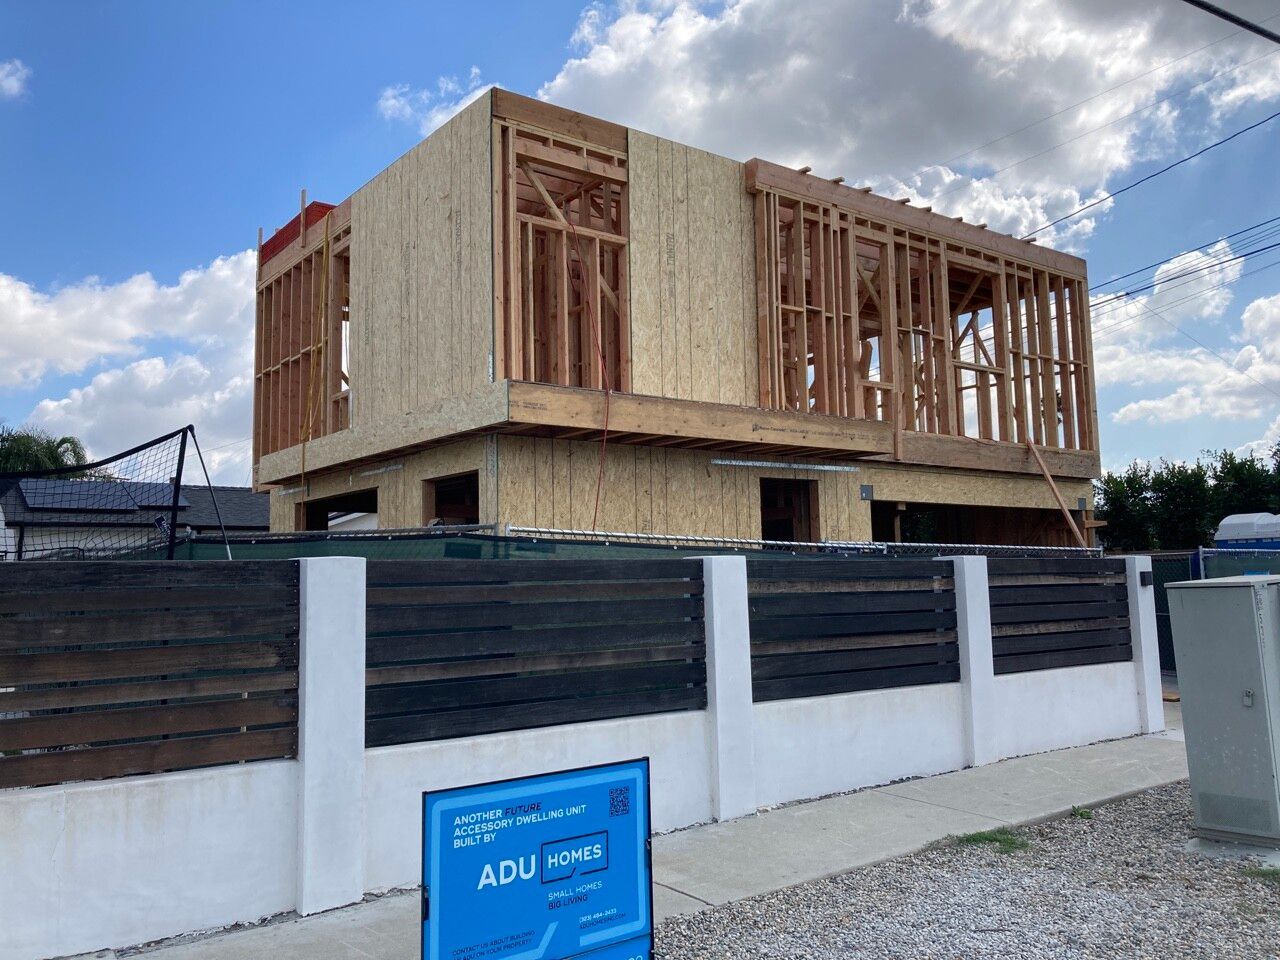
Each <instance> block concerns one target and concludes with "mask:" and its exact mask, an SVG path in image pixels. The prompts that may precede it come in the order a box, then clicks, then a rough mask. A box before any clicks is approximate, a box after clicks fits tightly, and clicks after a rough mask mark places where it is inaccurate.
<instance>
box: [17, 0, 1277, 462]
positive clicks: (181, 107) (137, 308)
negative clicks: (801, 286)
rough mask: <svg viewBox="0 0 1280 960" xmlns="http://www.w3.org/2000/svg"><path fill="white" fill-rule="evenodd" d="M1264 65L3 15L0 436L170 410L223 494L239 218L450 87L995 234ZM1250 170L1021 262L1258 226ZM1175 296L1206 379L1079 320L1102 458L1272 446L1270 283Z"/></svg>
mask: <svg viewBox="0 0 1280 960" xmlns="http://www.w3.org/2000/svg"><path fill="white" fill-rule="evenodd" d="M1117 6H1119V7H1123V8H1124V9H1122V10H1115V9H1113V8H1115V7H1117ZM1229 6H1230V7H1231V9H1233V10H1235V11H1236V12H1238V13H1240V14H1242V15H1245V16H1250V17H1253V18H1255V19H1259V20H1262V19H1268V18H1276V17H1280V4H1277V3H1276V2H1275V0H1232V2H1231V3H1230V4H1229ZM1270 22H1271V25H1272V26H1273V27H1274V26H1275V25H1276V24H1280V19H1274V20H1271V21H1270ZM72 25H73V27H74V28H72ZM1268 53H1270V49H1269V48H1268V46H1267V44H1266V43H1265V42H1264V41H1262V40H1260V39H1257V38H1250V37H1248V36H1245V35H1235V31H1234V29H1233V28H1232V27H1230V26H1229V25H1227V24H1224V23H1222V22H1221V21H1217V20H1215V19H1213V18H1212V17H1208V16H1206V15H1204V14H1201V13H1199V12H1197V11H1195V10H1192V9H1191V8H1189V7H1186V6H1185V5H1183V4H1179V3H1175V2H1174V0H1152V2H1150V3H1135V4H1125V5H1116V4H1111V3H1107V2H1104V0H1067V2H1051V0H1024V2H1022V3H1016V4H1015V3H1013V2H1012V0H981V2H979V0H908V2H905V3H903V4H902V5H901V6H898V5H894V4H887V3H883V2H879V0H846V2H839V3H837V2H834V0H804V2H795V0H789V2H783V0H743V2H735V3H732V4H729V5H727V6H726V5H724V4H720V3H703V4H692V3H673V2H654V3H648V2H644V0H634V2H628V3H624V4H622V5H620V6H619V5H612V4H593V5H590V6H584V4H583V2H582V0H577V2H568V3H565V2H543V3H539V4H515V3H511V4H495V5H489V6H483V5H477V6H475V7H470V8H465V9H464V8H463V7H460V6H459V5H453V4H426V3H383V2H372V3H361V4H339V3H328V2H315V3H311V4H308V5H307V7H306V12H305V14H304V13H303V12H302V11H301V8H299V7H297V6H296V5H292V4H282V3H247V2H224V3H217V4H205V5H197V4H173V3H159V2H134V3H130V4H100V3H88V2H84V3H60V4H18V3H9V4H5V5H3V6H0V185H2V186H0V200H2V201H3V202H2V203H0V209H2V210H3V211H4V221H5V229H4V230H3V231H0V323H2V324H3V328H4V329H5V330H6V331H8V333H7V334H6V335H5V336H0V371H2V370H3V368H6V367H7V368H8V371H9V372H8V373H7V374H5V373H3V372H0V418H3V420H4V421H5V422H8V423H11V424H16V423H22V422H26V421H32V422H37V423H41V424H44V425H46V426H48V427H49V428H50V429H53V430H56V431H58V432H68V431H69V432H77V433H80V434H81V435H83V436H84V437H85V438H86V439H87V440H88V441H89V443H90V446H91V448H92V449H93V450H94V451H95V452H98V453H107V452H109V451H110V450H111V449H118V448H119V447H121V446H124V445H126V444H127V443H132V442H136V441H138V440H141V439H144V438H145V436H147V435H154V434H158V433H161V432H164V431H167V430H168V429H171V428H172V427H173V426H174V425H177V424H180V423H183V422H186V421H187V420H194V421H195V422H196V423H197V426H198V427H199V428H200V429H201V431H202V435H204V436H205V437H206V438H207V439H206V441H205V442H206V444H207V445H209V446H212V447H217V448H218V450H219V453H218V461H219V466H218V469H219V472H220V474H221V475H222V476H223V478H224V479H233V480H238V479H243V478H244V477H246V476H247V469H246V466H245V462H246V461H245V453H246V452H247V445H246V444H245V443H244V438H246V437H247V436H248V401H247V396H248V393H247V391H248V388H249V386H250V380H249V376H250V370H249V369H248V361H247V357H248V352H247V336H246V331H247V329H248V328H247V327H246V321H247V322H248V323H249V324H251V320H252V314H251V307H250V306H249V303H250V298H251V293H252V265H251V258H248V257H246V256H245V254H244V251H246V250H249V249H250V248H251V247H252V245H253V242H254V238H255V234H256V228H257V227H258V226H259V225H262V226H264V227H266V228H267V231H268V233H269V232H270V231H271V229H272V228H273V227H274V226H278V225H279V224H280V223H282V222H284V221H285V220H286V219H288V218H289V217H290V216H292V215H293V213H294V212H296V208H297V193H298V189H299V188H300V187H302V186H305V187H307V188H308V190H309V193H310V196H311V197H312V198H313V199H324V200H330V201H335V202H336V201H338V200H341V199H342V198H344V197H346V196H348V195H349V194H350V193H351V192H352V191H353V190H354V189H356V188H357V187H359V186H360V184H362V183H363V182H365V181H366V180H368V179H369V178H370V177H372V176H373V175H374V174H376V173H377V172H378V171H379V170H381V169H382V168H383V167H385V166H386V165H387V164H388V163H389V162H390V161H391V160H392V159H394V158H395V157H396V156H398V155H399V154H400V153H402V152H403V151H404V150H405V149H407V148H408V147H409V146H411V145H412V144H413V143H414V142H416V141H417V140H418V139H419V138H420V137H421V135H422V134H423V133H424V132H425V131H427V130H429V129H430V126H431V124H432V123H433V122H435V121H436V120H438V118H439V117H441V116H445V115H447V114H448V112H449V110H450V109H452V108H453V107H454V106H456V104H458V103H460V102H462V101H464V100H465V99H466V97H467V96H468V95H469V94H471V93H472V92H474V91H475V90H478V89H480V88H481V87H482V86H483V85H484V84H488V83H499V84H501V85H502V86H505V87H508V88H509V89H513V90H517V91H520V92H523V93H527V94H530V95H542V96H545V97H548V98H549V99H552V100H555V101H556V102H561V103H564V104H565V105H568V106H573V107H577V108H579V109H584V110H587V111H589V112H593V113H596V114H599V115H603V116H607V117H610V118H611V119H616V120H618V121H621V122H624V123H631V124H632V125H635V126H638V127H641V128H644V129H649V130H652V131H654V132H656V133H660V134H664V135H668V136H672V137H674V138H676V139H679V140H682V141H684V142H688V143H692V144H694V145H697V146H703V147H706V148H708V149H713V150H718V151H720V152H723V153H726V154H728V155H730V156H735V157H738V158H740V159H745V158H747V157H750V156H752V155H759V156H763V157H767V158H770V159H775V160H778V161H780V162H795V163H811V164H812V165H813V166H814V168H815V170H816V171H818V172H821V173H823V174H825V175H831V176H834V175H836V174H843V175H844V176H846V177H847V178H848V179H849V180H850V182H855V183H857V182H863V183H869V184H871V185H873V186H875V187H876V188H877V189H878V190H881V191H883V192H887V193H892V192H894V191H899V190H906V191H908V192H910V193H911V195H912V196H913V197H915V198H916V199H917V200H918V202H921V203H925V202H931V203H933V205H934V207H935V209H939V210H945V211H946V212H948V213H953V214H956V213H962V214H964V215H965V216H966V218H967V219H975V220H985V221H987V222H989V223H990V224H991V225H992V227H993V228H994V227H998V228H1001V229H1005V230H1009V231H1010V232H1017V231H1018V230H1023V231H1025V230H1027V229H1030V228H1032V227H1034V226H1038V225H1039V224H1040V223H1042V222H1044V220H1045V219H1046V218H1047V219H1052V218H1053V217H1054V216H1057V215H1060V214H1061V213H1063V212H1065V211H1066V210H1069V209H1071V208H1072V207H1074V206H1076V205H1077V204H1078V203H1079V202H1082V201H1083V200H1087V199H1090V198H1092V197H1094V196H1099V195H1102V194H1101V193H1100V192H1099V191H1103V190H1105V189H1107V188H1110V189H1115V188H1117V187H1119V186H1122V185H1123V184H1125V183H1128V182H1130V181H1132V180H1134V179H1137V178H1138V177H1140V176H1142V175H1143V174H1145V173H1147V172H1149V171H1151V170H1153V169H1157V168H1159V167H1160V166H1162V165H1164V164H1165V163H1168V162H1169V161H1170V160H1171V159H1174V158H1176V157H1177V156H1180V155H1182V154H1184V153H1186V152H1189V151H1190V150H1194V149H1197V148H1198V147H1200V146H1203V145H1204V144H1205V143H1207V142H1209V141H1211V140H1213V139H1215V138H1217V137H1219V136H1221V135H1223V134H1225V133H1229V132H1231V131H1233V130H1235V129H1237V128H1239V127H1242V126H1244V125H1246V124H1248V123H1251V122H1253V121H1254V120H1256V119H1259V118H1261V117H1263V116H1266V115H1267V114H1269V113H1271V112H1274V111H1275V110H1277V109H1280V55H1278V56H1274V57H1270V56H1266V55H1267V54H1268ZM890 68H892V69H890ZM1197 84H1200V86H1198V87H1197V86H1196V85H1197ZM1109 88H1115V89H1113V90H1111V91H1110V92H1108V93H1103V94H1102V95H1101V96H1098V97H1096V98H1094V99H1092V100H1089V101H1088V102H1085V103H1083V104H1079V103H1078V102H1079V101H1082V100H1085V98H1088V97H1090V96H1091V95H1093V94H1097V93H1099V92H1100V91H1104V90H1108V89H1109ZM1187 88H1193V89H1191V90H1190V92H1183V91H1186V90H1187ZM1162 99H1163V102H1162V103H1156V106H1154V107H1152V106H1150V104H1152V103H1153V102H1157V101H1161V100H1162ZM1131 113H1132V114H1133V115H1132V116H1128V115H1129V114H1131ZM1055 114H1056V116H1052V117H1051V119H1049V120H1047V121H1044V122H1038V121H1041V119H1042V118H1044V117H1047V116H1051V115H1055ZM1104 124H1109V125H1108V126H1103V125H1104ZM1024 127H1026V128H1027V129H1021V128H1024ZM1098 127H1102V129H1099V130H1095V128H1098ZM1017 130H1020V132H1019V133H1017V134H1015V135H1014V136H1012V137H1008V138H1006V139H1003V140H1000V141H998V142H997V143H995V144H988V145H987V146H985V147H983V148H982V149H980V150H978V151H976V152H974V153H971V154H969V155H967V156H964V157H961V158H960V159H959V160H954V159H953V160H952V161H951V162H950V163H947V162H945V161H946V160H947V158H955V157H956V156H957V155H960V154H964V153H966V152H967V151H969V150H971V148H974V147H976V146H978V145H979V144H987V143H988V141H991V140H993V139H994V138H997V137H1001V136H1002V135H1004V134H1008V133H1010V132H1011V131H1017ZM1091 131H1092V132H1091ZM1064 141H1067V145H1066V146H1064V147H1058V148H1057V149H1050V148H1052V147H1054V146H1055V145H1056V144H1059V143H1063V142H1064ZM1046 150H1048V151H1049V152H1047V153H1045V154H1044V156H1042V157H1040V158H1038V159H1035V160H1031V161H1027V162H1023V163H1020V164H1018V165H1017V166H1016V167H1014V168H1012V169H1011V170H1008V171H1006V172H1005V173H1003V174H1000V175H996V176H992V172H993V171H995V170H998V169H1000V168H1002V167H1005V166H1007V165H1009V164H1011V163H1014V162H1015V161H1019V160H1022V159H1023V158H1024V157H1029V156H1031V155H1033V154H1036V153H1039V152H1041V151H1046ZM1278 159H1280V121H1277V122H1274V123H1272V124H1270V125H1268V126H1266V127H1263V128H1261V129H1259V130H1258V131H1255V132H1253V133H1251V134H1248V135H1246V136H1245V137H1242V138H1240V139H1239V140H1238V141H1235V142H1233V143H1231V144H1229V145H1227V146H1225V147H1223V148H1221V149H1219V150H1216V151H1214V152H1212V153H1210V154H1209V155H1207V156H1205V157H1204V158H1202V159H1200V160H1198V161H1196V162H1194V163H1192V164H1189V165H1186V166H1184V167H1182V168H1180V169H1179V170H1178V171H1176V172H1174V173H1171V174H1168V175H1166V176H1164V177H1161V178H1160V179H1159V180H1156V181H1154V182H1153V183H1152V184H1150V185H1149V186H1145V187H1141V188H1139V189H1138V190H1135V191H1133V192H1132V193H1129V194H1126V195H1125V196H1123V197H1120V198H1118V199H1117V200H1116V201H1115V203H1114V204H1113V205H1104V206H1103V207H1101V208H1099V209H1098V210H1097V211H1093V212H1092V214H1091V215H1090V216H1087V217H1081V218H1078V219H1077V220H1076V221H1073V222H1072V224H1071V225H1070V226H1069V228H1067V229H1064V230H1062V231H1059V232H1057V233H1056V235H1055V236H1054V238H1053V241H1054V243H1055V244H1056V245H1061V246H1065V247H1067V248H1069V249H1072V250H1073V251H1074V252H1077V253H1080V254H1082V255H1084V256H1086V257H1087V258H1088V260H1089V269H1090V276H1091V278H1092V279H1093V280H1094V281H1101V280H1104V279H1106V278H1108V277H1110V276H1112V275H1114V274H1118V273H1123V272H1126V271H1128V270H1130V269H1133V268H1135V267H1138V266H1141V265H1143V264H1145V263H1148V262H1151V261H1155V260H1157V259H1160V258H1164V257H1169V258H1172V257H1174V256H1175V255H1177V254H1179V253H1181V252H1182V251H1185V250H1187V249H1189V248H1190V247H1193V246H1195V245H1198V244H1200V243H1202V242H1206V241H1210V240H1213V239H1215V238H1217V237H1220V236H1222V235H1225V234H1228V233H1231V232H1232V231H1235V230H1237V229H1239V228H1241V227H1244V226H1247V225H1248V224H1251V223H1254V222H1257V221H1261V220H1263V219H1265V218H1267V217H1272V216H1280V163H1278V162H1277V160H1278ZM895 195H903V194H901V193H897V194H895ZM1226 255H1228V254H1226V253H1224V252H1222V251H1219V252H1218V256H1219V257H1220V258H1221V257H1225V256H1226ZM1273 260H1280V250H1277V251H1274V252H1273V254H1272V255H1270V256H1268V255H1266V254H1263V255H1261V256H1260V257H1257V258H1252V259H1250V260H1249V261H1247V262H1246V263H1245V264H1244V266H1243V268H1242V270H1241V269H1237V270H1236V271H1235V272H1236V273H1239V272H1247V271H1250V270H1254V269H1256V268H1258V267H1260V266H1263V265H1265V264H1268V263H1270V262H1271V261H1273ZM1209 276H1211V277H1212V278H1213V280H1212V283H1208V282H1206V283H1205V284H1203V286H1205V287H1208V286H1213V285H1215V284H1225V285H1223V286H1221V287H1220V288H1219V289H1218V290H1217V291H1212V290H1209V291H1205V292H1200V291H1197V290H1196V289H1195V288H1191V290H1192V292H1200V296H1198V297H1197V298H1195V299H1193V300H1190V301H1187V302H1185V303H1174V305H1173V306H1169V307H1167V308H1166V307H1163V306H1162V303H1171V302H1173V301H1174V300H1176V299H1178V298H1179V295H1178V294H1175V293H1166V294H1165V296H1164V300H1163V301H1162V300H1160V299H1159V294H1160V292H1159V291H1156V294H1157V298H1156V299H1152V300H1148V301H1147V303H1148V305H1149V306H1152V307H1156V308H1158V309H1160V312H1162V313H1166V314H1167V316H1168V317H1169V318H1171V319H1172V320H1174V321H1175V322H1176V323H1177V324H1178V325H1179V326H1181V327H1183V328H1184V329H1186V330H1187V331H1188V332H1189V333H1191V334H1192V335H1193V336H1195V337H1196V338H1197V339H1198V340H1200V341H1202V342H1203V343H1204V344H1206V345H1207V346H1208V347H1209V348H1210V349H1211V350H1213V351H1214V352H1217V353H1221V354H1222V355H1223V356H1224V357H1226V358H1227V361H1228V362H1226V363H1224V362H1223V361H1221V360H1218V359H1216V358H1213V357H1211V356H1209V355H1208V354H1207V353H1206V352H1205V351H1203V350H1202V349H1201V348H1200V347H1198V346H1197V345H1196V344H1194V343H1193V342H1191V341H1190V340H1189V339H1186V338H1185V337H1183V336H1181V335H1179V334H1177V333H1175V332H1174V331H1173V330H1172V329H1171V328H1169V327H1167V326H1165V325H1164V324H1163V323H1162V322H1160V321H1157V320H1155V319H1154V318H1151V316H1150V314H1148V313H1146V312H1145V310H1139V308H1133V309H1135V310H1138V312H1137V313H1135V314H1134V316H1132V317H1130V316H1128V315H1121V314H1120V313H1119V312H1118V311H1117V308H1115V307H1109V308H1108V307H1102V308H1099V310H1098V313H1099V315H1098V317H1097V319H1096V322H1095V326H1096V328H1097V329H1098V333H1097V334H1096V336H1097V339H1098V343H1097V346H1098V353H1099V383H1100V406H1101V413H1100V416H1101V420H1102V439H1103V455H1104V463H1106V464H1107V465H1108V466H1113V467H1114V466H1120V465H1123V464H1124V463H1125V462H1127V461H1128V460H1130V459H1132V458H1133V457H1143V458H1149V459H1154V458H1158V457H1161V456H1166V457H1171V458H1184V459H1185V458H1191V457H1194V456H1195V455H1196V454H1197V453H1198V452H1199V451H1200V450H1202V449H1204V448H1206V447H1223V446H1226V447H1231V448H1241V447H1244V446H1246V445H1248V444H1251V443H1255V442H1259V441H1264V442H1265V441H1270V440H1274V439H1280V426H1277V423H1280V421H1277V417H1278V416H1280V342H1277V340H1276V337H1280V297H1278V296H1277V295H1278V294H1280V267H1277V268H1274V269H1269V270H1263V271H1261V272H1258V273H1257V274H1255V275H1246V276H1243V277H1241V278H1239V279H1233V276H1232V273H1231V271H1230V270H1229V269H1228V268H1222V269H1221V270H1219V271H1217V272H1214V273H1211V274H1209ZM1148 279H1149V275H1148V276H1144V277H1141V278H1135V280H1133V281H1130V283H1131V284H1133V285H1136V284H1139V283H1145V282H1147V280H1148ZM1183 292H1184V293H1185V292H1186V291H1183ZM1148 296H1150V294H1148ZM1273 297H1275V298H1276V299H1275V300H1274V301H1273V300H1271V299H1269V298H1273ZM1126 319H1127V320H1128V322H1127V323H1123V322H1122V321H1124V320H1126ZM1111 325H1114V326H1115V327H1116V329H1114V330H1110V331H1109V332H1107V328H1108V327H1109V326H1111ZM5 341H8V342H7V345H6V343H5ZM1272 344H1275V345H1274V346H1272ZM1242 371H1243V372H1242Z"/></svg>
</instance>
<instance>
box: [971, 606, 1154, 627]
mask: <svg viewBox="0 0 1280 960" xmlns="http://www.w3.org/2000/svg"><path fill="white" fill-rule="evenodd" d="M1128 612H1129V605H1128V603H1124V602H1120V603H1037V604H1027V605H1009V606H1003V607H992V608H991V622H992V623H993V624H1006V623H1045V622H1048V621H1053V620H1087V619H1090V618H1095V617H1122V616H1125V615H1126V614H1128Z"/></svg>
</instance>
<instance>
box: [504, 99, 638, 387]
mask: <svg viewBox="0 0 1280 960" xmlns="http://www.w3.org/2000/svg"><path fill="white" fill-rule="evenodd" d="M627 191H628V176H627V155H626V151H625V150H616V149H610V148H608V147H605V146H601V145H599V144H593V143H588V142H586V141H584V140H579V139H576V138H574V137H571V136H568V135H565V134H562V133H553V132H550V131H547V130H543V129H541V128H539V127H535V126H530V125H528V124H524V123H519V122H517V121H514V120H510V119H505V118H501V117H495V119H494V121H493V199H494V202H493V217H494V230H493V237H494V246H493V263H494V316H495V318H496V320H497V335H496V337H495V347H496V349H495V358H494V360H495V370H496V372H497V373H496V375H497V376H498V377H499V378H506V379H511V380H530V381H537V382H541V383H552V384H559V385H561V386H574V387H591V388H595V389H602V388H603V389H611V390H622V391H630V389H631V328H630V292H629V288H630V283H629V279H628V272H629V264H630V258H629V255H628V251H627V243H628V235H629V228H628V216H629V207H628V200H627Z"/></svg>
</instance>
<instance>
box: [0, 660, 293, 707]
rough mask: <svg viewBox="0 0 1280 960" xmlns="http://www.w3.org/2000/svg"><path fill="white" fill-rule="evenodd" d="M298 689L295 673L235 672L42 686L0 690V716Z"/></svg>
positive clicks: (276, 671) (287, 671)
mask: <svg viewBox="0 0 1280 960" xmlns="http://www.w3.org/2000/svg"><path fill="white" fill-rule="evenodd" d="M297 689H298V673H297V671H296V670H272V671H269V672H266V673H236V674H230V675H228V676H223V677H202V678H197V679H194V680H151V681H143V682H137V681H134V682H125V683H94V684H91V685H89V686H83V687H44V688H40V689H35V690H12V691H9V692H3V691H0V713H10V712H13V711H17V710H52V709H56V708H69V707H94V706H108V705H110V704H113V703H145V702H146V701H148V700H182V699H185V698H188V697H210V696H218V695H219V694H229V693H259V692H277V691H286V690H297Z"/></svg>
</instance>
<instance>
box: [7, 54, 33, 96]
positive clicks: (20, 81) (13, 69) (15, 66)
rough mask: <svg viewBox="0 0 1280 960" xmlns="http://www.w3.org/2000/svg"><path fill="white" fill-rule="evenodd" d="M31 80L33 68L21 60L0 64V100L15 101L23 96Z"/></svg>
mask: <svg viewBox="0 0 1280 960" xmlns="http://www.w3.org/2000/svg"><path fill="white" fill-rule="evenodd" d="M30 79H31V68H30V67H28V66H27V65H26V64H25V63H23V62H22V61H21V60H5V61H3V62H0V100H14V99H17V98H18V97H20V96H22V94H23V93H24V92H25V91H26V89H27V81H28V80H30Z"/></svg>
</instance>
